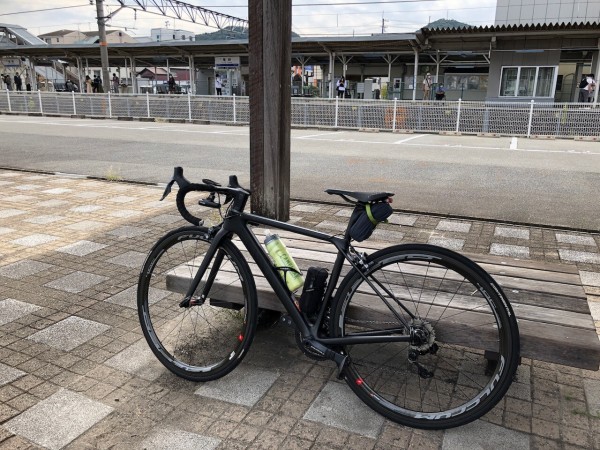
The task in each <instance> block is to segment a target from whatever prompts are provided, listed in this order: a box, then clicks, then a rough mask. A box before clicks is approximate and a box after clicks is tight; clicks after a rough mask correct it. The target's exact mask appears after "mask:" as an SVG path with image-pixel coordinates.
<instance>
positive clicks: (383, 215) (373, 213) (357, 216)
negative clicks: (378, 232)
mask: <svg viewBox="0 0 600 450" xmlns="http://www.w3.org/2000/svg"><path fill="white" fill-rule="evenodd" d="M393 212H394V210H393V209H392V206H391V205H390V204H389V203H388V202H379V203H371V204H370V203H367V204H366V205H364V206H363V205H361V206H357V207H356V208H355V209H354V212H353V213H352V217H351V218H350V222H351V223H352V225H350V237H351V238H352V239H354V240H355V241H357V242H362V241H364V240H365V239H368V238H369V237H370V236H371V234H373V230H375V227H376V226H377V225H378V224H379V223H381V222H385V220H386V219H387V218H388V217H390V216H391V215H392V213H393Z"/></svg>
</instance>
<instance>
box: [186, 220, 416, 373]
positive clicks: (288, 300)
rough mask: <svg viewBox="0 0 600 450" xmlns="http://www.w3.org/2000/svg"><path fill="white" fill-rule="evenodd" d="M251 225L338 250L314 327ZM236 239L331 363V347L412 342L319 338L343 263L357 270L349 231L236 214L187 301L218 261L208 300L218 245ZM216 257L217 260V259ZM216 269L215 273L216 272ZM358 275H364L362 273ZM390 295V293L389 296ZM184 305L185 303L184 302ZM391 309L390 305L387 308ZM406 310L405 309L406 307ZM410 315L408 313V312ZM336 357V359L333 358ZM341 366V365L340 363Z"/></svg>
mask: <svg viewBox="0 0 600 450" xmlns="http://www.w3.org/2000/svg"><path fill="white" fill-rule="evenodd" d="M250 225H264V226H267V227H270V228H275V229H280V230H285V231H290V232H292V233H295V234H298V235H301V236H307V237H312V238H315V239H318V240H321V241H326V242H329V243H330V244H332V245H334V246H335V247H336V248H337V250H338V253H337V256H336V259H335V263H334V266H333V270H332V273H331V276H330V279H329V282H328V285H327V290H326V292H325V296H324V301H323V302H322V304H321V308H320V310H319V313H318V316H317V320H316V321H315V323H314V324H313V325H311V324H310V323H309V322H308V321H307V320H306V319H305V317H304V316H303V315H302V314H301V312H300V311H299V310H298V308H297V307H296V305H295V304H294V301H293V299H292V295H291V293H290V291H289V290H288V289H287V286H286V285H285V282H284V280H283V279H282V277H281V276H280V275H279V273H278V269H277V268H276V267H274V266H273V264H272V263H271V260H270V259H269V256H268V254H267V253H266V251H265V250H264V249H263V248H262V245H261V244H260V242H259V241H258V239H257V238H256V236H255V235H254V233H253V232H252V231H251V230H250V229H249V226H250ZM234 235H236V236H238V237H239V239H240V240H241V241H242V243H243V245H244V246H245V247H246V250H247V251H248V252H249V253H250V255H251V257H252V259H253V260H254V262H255V263H256V264H257V265H258V267H259V269H260V270H261V272H262V273H263V275H264V276H265V278H266V280H267V281H268V282H269V284H270V286H271V287H272V289H273V291H274V292H275V294H276V296H277V297H278V298H279V300H280V302H281V303H282V305H283V306H284V308H285V310H286V311H287V313H288V314H289V317H290V318H291V320H292V322H293V323H294V324H295V326H296V327H297V329H298V330H299V331H300V333H301V336H302V338H303V340H304V341H305V342H306V341H307V342H308V343H310V344H311V345H312V346H313V347H315V348H316V349H317V350H320V351H322V352H323V353H324V354H325V356H326V357H328V358H329V359H334V360H336V361H337V358H335V355H339V353H337V352H335V351H332V349H331V347H332V346H344V345H355V344H374V343H379V342H391V341H393V342H410V341H411V336H410V335H406V334H404V335H398V334H393V332H394V331H395V332H397V331H398V329H393V330H385V331H383V332H377V333H375V334H374V333H372V332H371V333H369V334H364V335H353V336H346V337H338V338H332V337H319V336H318V329H319V327H320V325H321V322H322V320H323V318H324V315H325V312H326V310H327V306H328V305H329V304H330V303H331V299H332V295H333V292H334V290H335V288H336V286H337V283H338V281H339V278H340V274H341V270H342V266H343V264H344V261H345V260H347V261H348V262H350V264H351V265H352V266H353V267H355V268H357V269H358V266H357V265H356V263H355V262H354V261H353V260H352V258H351V257H350V256H349V253H348V252H349V249H350V237H349V233H348V230H346V233H345V235H344V238H339V237H336V236H333V235H329V234H326V233H321V232H318V231H314V230H310V229H308V228H303V227H300V226H297V225H293V224H288V223H285V222H281V221H278V220H274V219H269V218H266V217H262V216H258V215H255V214H250V213H243V212H242V213H237V212H234V214H233V215H231V216H228V217H226V218H225V219H224V221H223V223H222V224H221V225H220V228H218V231H217V233H216V235H215V236H214V238H213V239H212V241H211V245H210V247H209V249H208V251H207V253H206V255H205V256H204V260H203V261H202V263H201V265H200V267H199V269H198V272H197V273H196V276H195V277H194V280H193V282H192V283H191V285H190V287H189V290H188V292H187V295H186V299H190V298H192V296H193V294H194V292H195V291H196V289H197V288H198V285H199V283H200V280H201V279H202V277H203V276H204V274H205V272H206V270H207V268H208V266H209V264H210V262H211V261H212V260H213V258H215V257H216V258H217V260H216V263H215V264H214V265H213V269H212V270H211V274H210V275H209V279H208V280H207V283H206V286H205V289H204V292H203V295H202V297H201V298H205V297H206V294H208V291H209V290H210V286H211V285H212V281H213V279H214V276H215V275H216V272H217V271H218V266H219V265H220V263H221V260H222V259H221V258H222V256H220V255H218V254H216V252H217V249H218V248H219V245H220V244H221V242H222V241H223V240H227V239H232V237H233V236H234ZM215 255H216V256H215ZM215 267H216V270H215ZM359 272H360V273H362V271H360V269H359ZM363 278H364V279H365V280H366V281H367V282H368V283H369V284H370V285H371V287H373V285H372V282H371V281H370V280H369V279H368V278H367V277H366V276H365V275H363ZM388 293H389V292H388ZM184 301H185V300H184ZM397 302H398V304H399V305H400V306H401V307H403V305H402V304H401V303H400V302H399V301H397ZM388 307H389V305H388ZM403 308H404V307H403ZM407 312H408V311H407ZM409 314H410V312H409ZM396 316H397V317H398V318H399V320H400V321H401V323H402V325H403V327H402V329H404V330H408V329H409V326H408V324H407V323H406V321H405V320H404V319H403V318H402V317H401V316H400V315H398V314H396ZM334 354H335V355H334ZM338 363H339V361H338Z"/></svg>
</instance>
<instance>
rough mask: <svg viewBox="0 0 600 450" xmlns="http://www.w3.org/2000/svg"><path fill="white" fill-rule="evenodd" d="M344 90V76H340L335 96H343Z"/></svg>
mask: <svg viewBox="0 0 600 450" xmlns="http://www.w3.org/2000/svg"><path fill="white" fill-rule="evenodd" d="M345 92H346V79H345V78H344V77H342V78H340V79H339V80H338V82H337V96H338V97H339V98H344V94H345Z"/></svg>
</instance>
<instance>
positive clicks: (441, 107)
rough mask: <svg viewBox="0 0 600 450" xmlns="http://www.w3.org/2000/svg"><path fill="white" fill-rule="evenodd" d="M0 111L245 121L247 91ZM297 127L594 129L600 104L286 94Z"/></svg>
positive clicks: (109, 97)
mask: <svg viewBox="0 0 600 450" xmlns="http://www.w3.org/2000/svg"><path fill="white" fill-rule="evenodd" d="M0 111H1V112H9V113H41V114H61V115H83V116H89V117H109V118H117V117H134V118H156V119H183V120H190V121H193V120H195V121H206V122H213V123H229V124H242V125H243V124H248V123H249V121H250V109H249V103H248V97H235V96H233V97H225V96H223V97H216V96H196V95H160V94H156V95H154V94H131V95H129V94H84V93H75V92H15V91H10V92H9V91H1V92H0ZM291 113H292V125H293V126H299V127H324V128H349V129H378V130H382V131H401V130H411V131H416V132H432V133H435V132H460V133H472V134H478V133H489V134H500V135H509V136H527V137H530V136H555V137H576V136H581V137H584V136H591V137H600V105H593V104H591V103H590V104H588V103H539V102H534V101H531V102H528V103H498V102H467V101H460V100H459V101H456V102H450V101H415V102H413V101H404V100H351V99H337V98H335V99H323V98H292V110H291Z"/></svg>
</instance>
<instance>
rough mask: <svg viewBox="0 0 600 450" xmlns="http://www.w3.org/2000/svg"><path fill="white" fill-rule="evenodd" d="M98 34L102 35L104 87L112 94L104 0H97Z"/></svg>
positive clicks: (101, 57) (101, 60) (101, 52)
mask: <svg viewBox="0 0 600 450" xmlns="http://www.w3.org/2000/svg"><path fill="white" fill-rule="evenodd" d="M96 14H97V19H98V34H99V35H100V62H101V64H102V87H103V88H104V92H110V78H109V77H110V74H109V73H108V43H107V42H106V17H104V0H96Z"/></svg>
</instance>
